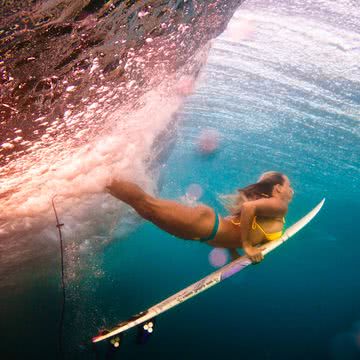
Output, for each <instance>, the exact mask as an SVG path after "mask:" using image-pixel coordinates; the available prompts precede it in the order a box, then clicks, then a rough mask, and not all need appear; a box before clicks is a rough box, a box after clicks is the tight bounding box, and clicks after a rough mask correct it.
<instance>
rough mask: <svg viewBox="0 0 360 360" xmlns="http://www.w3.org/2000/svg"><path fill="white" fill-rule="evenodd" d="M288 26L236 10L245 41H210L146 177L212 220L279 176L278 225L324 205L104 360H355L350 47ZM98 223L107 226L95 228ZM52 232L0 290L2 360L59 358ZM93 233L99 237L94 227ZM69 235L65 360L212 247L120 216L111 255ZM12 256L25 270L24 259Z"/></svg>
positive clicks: (337, 32)
mask: <svg viewBox="0 0 360 360" xmlns="http://www.w3.org/2000/svg"><path fill="white" fill-rule="evenodd" d="M293 10H294V9H293ZM287 11H288V9H281V8H279V9H273V8H272V9H269V8H266V6H265V5H264V6H262V5H261V2H254V3H253V5H252V4H249V5H248V7H247V8H246V7H245V8H243V9H242V12H241V13H239V14H242V15H237V17H235V19H234V21H235V24H236V22H238V21H240V20H241V19H242V17H241V16H243V17H244V18H245V19H247V21H250V23H251V24H253V25H249V23H247V24H248V25H249V27H250V28H251V27H252V26H254V29H253V30H252V32H253V35H251V36H250V35H248V36H250V37H249V38H246V39H244V40H243V41H241V42H239V41H235V40H234V38H233V37H231V36H230V35H229V34H224V35H222V36H221V37H220V38H218V39H216V41H215V42H214V43H213V46H212V49H211V51H210V54H209V58H208V61H207V64H206V66H205V67H204V69H203V70H202V73H201V75H200V78H199V81H198V84H197V87H196V90H195V92H194V94H193V95H192V96H190V97H189V98H188V99H187V101H186V103H185V104H184V107H183V109H182V110H181V111H180V112H179V119H178V120H179V121H178V126H177V127H178V135H177V137H176V139H175V138H174V139H175V146H174V148H173V149H172V150H171V151H169V152H168V154H167V156H165V157H164V159H163V162H164V163H163V164H162V166H161V167H160V178H159V181H158V183H159V196H161V197H165V198H171V199H176V200H179V201H180V200H181V198H182V197H183V196H184V194H185V193H186V190H187V188H188V187H189V186H190V185H191V184H198V185H200V186H201V188H202V189H203V195H202V197H201V198H200V199H199V201H200V202H202V203H205V204H208V205H210V206H212V207H214V208H215V209H216V210H218V211H219V212H220V213H221V214H222V215H225V211H224V209H223V208H222V206H221V204H220V202H219V201H218V195H219V194H223V193H229V192H232V191H234V190H235V189H237V188H238V187H241V186H244V185H246V184H248V183H251V182H254V181H256V179H257V178H258V176H259V175H260V174H261V173H262V172H263V171H268V170H278V171H282V172H284V173H286V174H287V175H288V176H289V178H290V180H291V182H292V184H293V187H294V189H295V197H294V200H293V202H292V204H291V207H290V210H289V214H288V216H287V223H288V224H291V223H293V222H294V221H296V220H297V219H298V218H300V217H301V216H303V215H304V214H306V213H307V212H308V211H309V210H310V209H312V208H313V207H314V206H315V205H316V204H317V203H318V202H319V201H320V200H321V199H322V198H323V197H326V203H325V205H324V208H323V209H322V210H321V212H320V214H319V215H318V216H317V217H316V218H315V219H314V220H313V221H312V222H311V223H310V224H309V225H308V226H307V227H306V228H305V229H303V230H302V231H301V232H300V233H299V234H297V235H296V236H294V237H293V238H292V239H291V240H290V241H289V242H287V243H286V244H284V245H283V246H282V247H280V248H279V249H277V250H276V251H274V252H273V253H271V254H270V255H269V256H267V257H266V259H265V260H264V261H263V262H262V263H261V264H259V265H257V266H251V267H249V268H247V269H246V270H244V271H242V272H241V273H239V274H237V275H235V276H234V277H232V278H230V279H228V280H226V281H225V282H224V283H222V284H219V285H217V286H215V287H214V288H212V289H209V290H208V291H206V292H205V293H203V294H200V295H199V296H197V297H195V298H194V299H191V300H189V301H188V302H186V303H184V304H182V305H181V306H179V307H176V308H175V309H172V310H170V311H169V312H167V313H165V314H163V315H161V316H160V317H159V318H158V319H157V324H156V326H157V328H156V331H155V334H154V336H153V337H152V338H151V339H150V341H149V343H148V344H146V345H145V346H137V345H135V344H134V338H135V332H129V334H127V336H126V337H125V339H124V344H123V347H122V348H121V349H119V352H118V353H114V354H112V357H113V358H119V359H121V358H123V359H142V358H145V357H146V358H150V359H203V358H204V359H206V358H207V359H217V358H222V357H227V358H229V359H240V358H241V359H251V360H253V359H255V360H263V359H271V360H273V359H299V360H300V359H301V360H304V359H306V360H308V359H316V360H318V359H332V360H338V359H339V360H340V359H341V360H348V359H351V360H352V359H359V358H360V286H359V285H360V277H359V270H358V260H357V255H356V254H357V253H358V252H359V251H360V243H359V241H358V235H357V233H356V229H357V219H358V214H359V213H360V202H359V198H360V197H359V195H360V194H359V192H360V191H359V187H358V184H359V170H360V161H359V159H360V156H359V155H360V142H359V136H360V129H359V123H358V116H359V109H360V93H359V89H360V87H359V82H360V79H359V73H360V72H359V65H358V64H359V63H360V62H359V61H358V60H359V50H358V46H357V44H358V41H359V34H358V33H357V32H356V31H355V30H356V29H355V30H351V29H353V28H352V27H351V26H350V25H347V26H348V27H347V28H346V29H345V30H344V29H342V28H341V26H340V24H339V22H338V21H337V20H336V12H335V15H334V14H327V16H328V18H326V21H324V19H323V18H321V17H319V19H317V20H316V19H315V20H314V19H313V18H312V19H309V18H308V17H307V16H305V15H304V14H300V15H299V14H298V17H297V18H296V21H294V17H293V16H292V15H288V14H287ZM344 13H347V11H346V7H345V10H344ZM344 13H342V15H343V16H344V18H342V20H344V19H345V15H344ZM314 14H315V15H319V14H316V13H314ZM314 14H313V15H314ZM315 15H314V16H315ZM330 15H333V16H334V17H331V16H330ZM353 16H354V18H356V13H353ZM344 21H345V20H344ZM347 24H348V23H347ZM249 31H250V30H249ZM250 32H251V31H250ZM324 34H325V35H324ZM270 38H271V42H270V41H269V39H270ZM205 129H212V130H214V131H216V134H218V139H219V143H218V147H217V150H216V151H215V152H214V153H212V154H210V155H204V154H202V153H201V152H199V147H198V144H199V138H201V136H202V134H203V131H204V130H205ZM139 155H141V154H139ZM119 206H120V204H119ZM74 207H76V206H75V205H74ZM97 210H98V209H97V208H96V207H94V208H93V209H92V211H93V213H94V214H95V216H94V218H95V217H96V214H97V213H98V211H97ZM72 217H74V218H72ZM64 219H65V220H64ZM77 220H78V218H77V217H76V216H74V214H73V213H72V212H71V211H69V213H66V214H64V213H61V221H64V222H65V224H69V223H70V222H71V221H73V223H76V222H77ZM99 220H100V223H101V221H104V223H105V217H104V219H102V218H100V219H99ZM124 221H125V223H124ZM50 225H51V230H49V232H48V233H40V234H41V237H43V238H41V242H40V243H39V244H40V245H39V244H38V243H36V244H34V247H35V246H36V249H38V251H37V252H36V254H35V255H32V257H31V260H28V261H27V262H26V263H21V265H19V267H17V268H11V271H8V272H6V273H5V276H4V279H3V281H2V292H1V299H2V303H3V304H4V306H1V309H0V312H1V319H2V320H3V321H1V324H0V327H1V333H2V334H3V339H4V341H3V342H2V345H1V346H2V347H3V350H2V354H4V358H5V359H22V358H31V359H32V358H33V359H42V358H44V359H52V358H56V356H57V355H58V351H57V336H58V322H59V317H60V305H61V292H60V278H59V276H60V273H59V271H60V269H59V258H58V243H57V241H58V240H57V238H56V233H55V227H53V224H50ZM91 225H92V224H89V226H88V228H89V229H92V232H93V233H95V235H99V237H100V235H102V229H101V225H99V224H95V230H94V227H91ZM124 228H126V231H125V230H124ZM75 229H76V231H74V232H70V231H67V229H66V228H65V236H64V238H65V243H66V265H67V268H66V269H65V270H66V274H67V302H66V313H65V326H64V332H65V337H64V349H65V353H66V355H67V358H69V359H92V358H95V354H94V353H93V352H92V349H91V348H90V347H89V340H90V338H91V337H92V336H94V335H95V334H96V333H97V331H98V329H99V328H101V327H104V326H106V327H111V326H112V325H114V324H116V323H118V322H119V321H122V320H124V319H126V318H128V317H129V316H131V315H133V314H135V313H138V312H139V311H142V310H144V309H146V308H148V307H150V306H152V305H154V304H155V303H157V302H159V301H161V300H163V299H164V298H165V297H167V296H170V295H172V294H173V293H174V292H176V291H178V290H180V289H182V288H184V287H185V286H187V285H189V284H191V283H193V282H195V281H197V280H198V279H200V278H201V277H203V276H206V275H207V274H209V273H210V272H212V271H214V270H215V268H214V267H213V266H212V265H211V264H210V263H209V253H210V251H211V248H209V247H208V246H206V245H204V244H200V243H197V242H190V241H182V240H179V239H176V238H174V237H172V236H170V235H168V234H166V233H164V232H162V231H161V230H159V229H157V228H156V227H155V226H153V225H152V224H149V223H143V222H140V220H139V219H137V218H136V217H134V216H127V217H125V220H123V222H122V223H121V224H120V225H119V227H118V230H117V232H115V234H114V236H113V238H112V240H111V241H110V242H109V243H106V244H103V243H102V245H101V246H98V247H90V250H86V247H81V245H83V242H82V243H81V244H80V246H79V248H77V247H76V244H77V243H76V241H77V240H79V239H82V238H81V236H82V234H81V232H80V230H78V228H75ZM77 231H78V232H77ZM89 232H91V231H90V230H89ZM124 233H125V235H124ZM32 234H33V235H34V237H35V235H36V229H35V230H33V233H32ZM54 234H55V235H54ZM79 234H80V235H79ZM20 240H21V239H19V243H21V242H20ZM14 246H15V245H14ZM19 247H20V248H21V250H22V254H23V255H24V257H25V255H26V254H27V251H29V250H28V248H26V247H25V246H24V247H23V248H22V247H21V246H19ZM74 248H75V250H76V251H74ZM84 248H85V250H84ZM79 249H80V250H79ZM44 258H46V260H45V261H44ZM5 260H8V259H5V258H4V262H5ZM74 263H76V265H77V268H76V270H77V271H74V269H73V267H72V266H71V265H73V264H74ZM98 350H99V352H100V355H104V353H105V352H106V349H105V348H104V347H102V346H99V347H98ZM102 357H103V356H102Z"/></svg>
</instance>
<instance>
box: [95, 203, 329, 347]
mask: <svg viewBox="0 0 360 360" xmlns="http://www.w3.org/2000/svg"><path fill="white" fill-rule="evenodd" d="M324 202H325V199H323V200H321V202H320V203H319V204H318V205H317V206H316V207H315V208H314V209H312V210H311V211H310V212H309V213H308V214H307V215H305V216H304V217H303V218H301V219H300V220H299V221H297V222H296V223H295V224H293V225H292V226H290V227H289V228H288V229H286V231H285V232H284V234H283V235H282V236H281V238H280V239H278V240H275V241H270V242H268V243H266V244H265V245H262V246H265V250H263V251H262V254H263V255H264V256H265V255H267V254H268V253H269V252H271V251H272V250H274V249H276V248H277V247H278V246H280V245H281V244H283V243H284V242H285V241H287V240H288V239H290V238H291V237H292V236H293V235H295V234H296V233H297V232H298V231H299V230H301V229H302V228H303V227H304V226H305V225H306V224H308V223H309V222H310V221H311V220H312V219H313V218H314V217H315V216H316V215H317V213H318V212H319V211H320V209H321V208H322V206H323V204H324ZM251 263H252V262H251V260H250V259H249V258H248V257H247V256H246V255H244V256H241V257H239V258H238V259H236V260H234V261H232V262H230V263H229V264H227V265H225V266H223V267H222V268H220V269H218V270H216V271H214V272H213V273H212V274H210V275H208V276H206V277H204V278H203V279H201V280H199V281H197V282H196V283H194V284H192V285H190V286H188V287H186V288H185V289H183V290H181V291H179V292H177V293H176V294H175V295H172V296H170V297H169V298H167V299H165V300H164V301H162V302H160V303H158V304H156V305H154V306H152V307H151V308H149V309H147V310H145V311H142V312H140V313H138V314H136V315H134V316H132V317H131V318H130V319H128V320H126V321H123V322H121V323H120V324H118V325H117V326H115V327H114V328H113V329H111V330H105V331H104V330H103V331H101V332H100V333H99V335H97V336H95V337H93V338H92V342H93V343H97V342H99V341H102V340H105V339H109V338H112V337H114V336H115V335H118V334H121V333H123V332H124V331H126V330H129V329H131V328H133V327H135V326H137V325H140V324H143V323H145V322H146V321H148V320H151V319H154V318H155V317H156V316H158V315H160V314H161V313H163V312H165V311H167V310H169V309H171V308H173V307H175V306H177V305H179V304H181V303H183V302H185V301H186V300H189V299H190V298H192V297H194V296H196V295H198V294H200V293H201V292H203V291H205V290H207V289H209V288H211V287H212V286H214V285H216V284H218V283H220V282H221V281H223V280H225V279H227V278H229V277H230V276H232V275H234V274H236V273H238V272H239V271H241V270H243V269H244V268H246V267H247V266H248V265H250V264H251ZM150 326H152V324H151V325H150ZM151 331H152V329H151Z"/></svg>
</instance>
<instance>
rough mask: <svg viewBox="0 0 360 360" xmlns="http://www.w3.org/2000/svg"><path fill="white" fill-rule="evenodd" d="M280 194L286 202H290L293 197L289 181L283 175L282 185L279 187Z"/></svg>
mask: <svg viewBox="0 0 360 360" xmlns="http://www.w3.org/2000/svg"><path fill="white" fill-rule="evenodd" d="M281 194H282V195H283V197H284V198H285V199H286V200H287V201H289V202H290V201H291V199H292V198H293V195H294V190H293V188H292V187H291V183H290V180H289V178H288V177H287V176H285V175H284V184H282V185H281Z"/></svg>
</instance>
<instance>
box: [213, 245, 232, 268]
mask: <svg viewBox="0 0 360 360" xmlns="http://www.w3.org/2000/svg"><path fill="white" fill-rule="evenodd" d="M227 261H228V253H227V251H226V250H225V249H221V248H215V249H213V250H211V251H210V254H209V262H210V264H211V265H212V266H214V267H221V266H224V265H225V264H226V263H227Z"/></svg>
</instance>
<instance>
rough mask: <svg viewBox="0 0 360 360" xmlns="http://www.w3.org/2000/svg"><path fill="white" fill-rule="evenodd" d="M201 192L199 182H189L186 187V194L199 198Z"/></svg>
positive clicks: (195, 198)
mask: <svg viewBox="0 0 360 360" xmlns="http://www.w3.org/2000/svg"><path fill="white" fill-rule="evenodd" d="M202 194H203V189H202V187H201V186H200V185H199V184H191V185H189V186H188V188H187V189H186V196H188V197H190V198H192V199H194V200H199V199H200V198H201V196H202Z"/></svg>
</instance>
